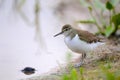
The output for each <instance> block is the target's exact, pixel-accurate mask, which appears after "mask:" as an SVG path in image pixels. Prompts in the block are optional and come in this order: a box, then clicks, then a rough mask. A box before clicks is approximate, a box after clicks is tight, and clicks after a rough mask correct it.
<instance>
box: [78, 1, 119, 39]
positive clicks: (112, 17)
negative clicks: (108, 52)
mask: <svg viewBox="0 0 120 80" xmlns="http://www.w3.org/2000/svg"><path fill="white" fill-rule="evenodd" d="M119 2H120V1H119V0H107V1H106V2H105V1H104V2H102V1H101V0H80V3H81V5H83V6H85V7H87V8H88V10H89V13H90V15H91V18H92V19H88V20H80V21H78V23H84V24H94V25H95V26H96V27H97V28H98V33H97V34H101V35H104V36H106V37H110V36H112V35H114V36H115V34H116V32H117V31H118V29H119V25H120V13H119V12H117V11H116V8H117V5H118V4H119Z"/></svg>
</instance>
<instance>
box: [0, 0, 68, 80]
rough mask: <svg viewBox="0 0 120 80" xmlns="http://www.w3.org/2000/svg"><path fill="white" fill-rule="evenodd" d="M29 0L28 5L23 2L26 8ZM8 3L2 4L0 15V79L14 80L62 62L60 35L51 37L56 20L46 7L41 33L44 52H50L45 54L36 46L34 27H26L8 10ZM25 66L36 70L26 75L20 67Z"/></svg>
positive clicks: (42, 14)
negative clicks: (43, 41)
mask: <svg viewBox="0 0 120 80" xmlns="http://www.w3.org/2000/svg"><path fill="white" fill-rule="evenodd" d="M31 1H32V0H31ZM31 1H29V4H26V6H27V7H31V4H32V2H31ZM9 3H11V2H10V1H6V3H5V6H6V5H7V7H5V8H4V9H3V10H2V12H1V14H0V22H1V26H0V76H1V80H18V79H21V78H27V77H31V76H35V75H39V74H41V73H45V72H48V71H49V70H50V69H51V68H54V67H55V66H57V65H58V64H57V62H56V61H59V62H60V63H63V62H64V61H63V57H64V56H63V55H64V53H65V50H66V47H64V46H63V45H64V43H63V42H62V41H63V40H62V37H60V38H59V39H54V37H53V35H54V33H55V31H56V30H55V29H54V26H55V25H56V24H57V23H55V22H56V21H55V22H54V18H55V17H53V15H52V14H51V12H46V10H45V11H43V12H41V20H42V21H41V28H42V29H43V32H42V33H43V36H44V39H45V42H46V45H47V47H48V51H49V52H51V54H46V53H41V52H45V51H42V49H41V48H39V44H38V43H37V42H36V41H35V39H34V38H35V27H29V25H26V23H25V22H24V21H23V20H22V19H21V18H20V16H19V15H17V14H16V13H13V12H12V11H10V10H11V4H9ZM32 7H33V6H32ZM7 10H8V11H7ZM9 11H10V12H9ZM30 12H31V11H30V10H29V9H28V10H27V13H28V14H27V15H29V16H31V17H33V15H32V14H31V13H30ZM8 13H9V14H8ZM50 20H53V22H50V23H49V21H50ZM46 23H47V24H46ZM55 27H56V26H55ZM56 32H57V31H56ZM38 49H39V50H38ZM26 66H31V67H34V68H35V69H37V70H38V71H37V72H36V73H35V74H33V75H30V76H28V75H24V74H22V73H21V71H20V70H21V69H23V68H24V67H26Z"/></svg>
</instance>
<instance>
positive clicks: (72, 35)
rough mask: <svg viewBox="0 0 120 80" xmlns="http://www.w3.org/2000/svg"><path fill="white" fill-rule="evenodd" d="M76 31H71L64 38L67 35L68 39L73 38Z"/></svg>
mask: <svg viewBox="0 0 120 80" xmlns="http://www.w3.org/2000/svg"><path fill="white" fill-rule="evenodd" d="M76 34H77V33H76V32H75V31H71V32H70V33H69V34H68V35H67V36H66V38H67V37H69V38H70V39H73V38H74V37H75V36H76Z"/></svg>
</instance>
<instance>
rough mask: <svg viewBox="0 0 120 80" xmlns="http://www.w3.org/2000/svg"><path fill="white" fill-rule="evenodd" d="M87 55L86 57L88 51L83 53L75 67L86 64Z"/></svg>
mask: <svg viewBox="0 0 120 80" xmlns="http://www.w3.org/2000/svg"><path fill="white" fill-rule="evenodd" d="M85 57H86V53H82V57H81V59H80V62H79V63H76V64H75V65H74V67H75V68H78V67H80V66H82V65H83V64H84V59H85Z"/></svg>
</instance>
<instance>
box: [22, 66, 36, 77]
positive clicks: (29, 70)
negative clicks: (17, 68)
mask: <svg viewBox="0 0 120 80" xmlns="http://www.w3.org/2000/svg"><path fill="white" fill-rule="evenodd" d="M35 71H36V69H35V68H32V67H25V68H24V69H23V70H21V72H23V73H24V74H26V75H31V74H34V73H35Z"/></svg>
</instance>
